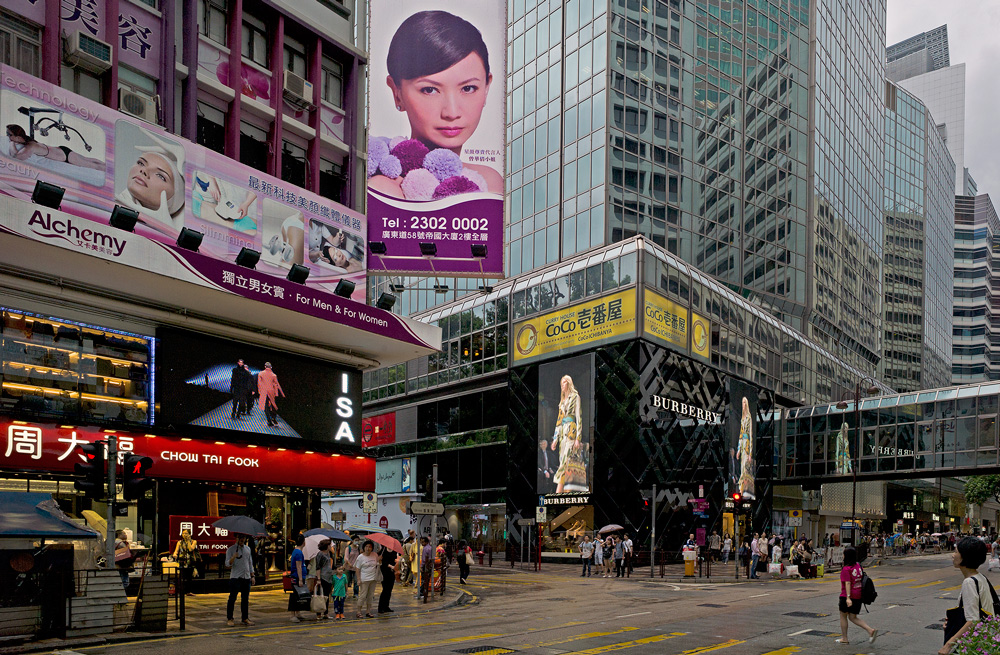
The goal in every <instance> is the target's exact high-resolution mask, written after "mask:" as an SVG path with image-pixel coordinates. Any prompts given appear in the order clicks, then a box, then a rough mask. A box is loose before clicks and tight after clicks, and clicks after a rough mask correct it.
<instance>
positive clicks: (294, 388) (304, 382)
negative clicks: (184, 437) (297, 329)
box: [155, 329, 361, 445]
mask: <svg viewBox="0 0 1000 655" xmlns="http://www.w3.org/2000/svg"><path fill="white" fill-rule="evenodd" d="M155 381H156V392H155V398H156V403H157V412H156V418H155V423H156V424H157V425H162V426H174V427H175V428H176V427H180V426H182V425H190V426H197V427H201V428H215V429H221V430H234V431H238V432H244V433H253V434H256V435H260V436H264V437H274V438H276V439H277V440H279V441H280V440H281V439H283V438H289V439H307V440H313V441H325V442H328V443H336V444H344V445H360V436H361V432H360V430H361V373H360V372H359V371H357V370H355V369H351V368H347V367H343V366H337V365H336V364H331V363H327V362H319V361H316V360H313V359H308V358H306V357H299V356H296V355H289V354H286V353H282V352H280V351H277V350H271V349H268V348H262V347H260V346H251V345H248V344H244V343H240V342H236V341H231V340H225V339H217V338H213V337H207V336H203V335H201V334H197V333H194V332H186V331H182V330H173V329H161V330H158V331H157V365H156V377H155Z"/></svg>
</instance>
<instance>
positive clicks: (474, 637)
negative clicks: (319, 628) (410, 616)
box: [358, 634, 505, 655]
mask: <svg viewBox="0 0 1000 655" xmlns="http://www.w3.org/2000/svg"><path fill="white" fill-rule="evenodd" d="M503 636H505V635H498V634H484V635H472V636H469V637H452V638H451V639H443V640H441V641H432V642H428V643H426V644H400V645H399V646H388V647H386V648H373V649H371V650H360V651H358V652H359V653H364V654H365V655H376V654H377V653H393V652H395V651H398V650H407V649H415V648H431V647H432V646H447V645H449V644H460V643H462V642H465V641H479V640H480V639H496V638H499V637H503Z"/></svg>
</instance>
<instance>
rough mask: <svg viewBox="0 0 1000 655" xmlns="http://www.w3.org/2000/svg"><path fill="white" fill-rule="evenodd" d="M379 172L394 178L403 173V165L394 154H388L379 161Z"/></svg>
mask: <svg viewBox="0 0 1000 655" xmlns="http://www.w3.org/2000/svg"><path fill="white" fill-rule="evenodd" d="M378 172H379V173H381V174H382V175H385V176H386V177H388V178H391V179H393V180H395V179H397V178H398V177H399V176H400V175H402V174H403V165H402V164H401V163H400V162H399V159H398V158H397V157H395V156H393V155H386V156H385V157H383V158H382V161H380V162H379V163H378Z"/></svg>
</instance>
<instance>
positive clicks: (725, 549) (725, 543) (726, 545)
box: [722, 532, 733, 564]
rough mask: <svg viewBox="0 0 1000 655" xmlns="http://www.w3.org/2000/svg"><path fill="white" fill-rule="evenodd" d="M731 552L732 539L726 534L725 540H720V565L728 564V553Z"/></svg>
mask: <svg viewBox="0 0 1000 655" xmlns="http://www.w3.org/2000/svg"><path fill="white" fill-rule="evenodd" d="M732 551H733V538H732V537H731V536H730V535H729V533H728V532H727V533H726V537H725V539H723V540H722V563H723V564H728V563H729V553H731V552H732Z"/></svg>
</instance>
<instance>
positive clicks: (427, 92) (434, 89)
mask: <svg viewBox="0 0 1000 655" xmlns="http://www.w3.org/2000/svg"><path fill="white" fill-rule="evenodd" d="M437 92H438V90H437V87H433V86H425V87H423V88H422V89H420V93H423V94H424V95H427V96H429V95H431V94H434V93H437Z"/></svg>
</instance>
